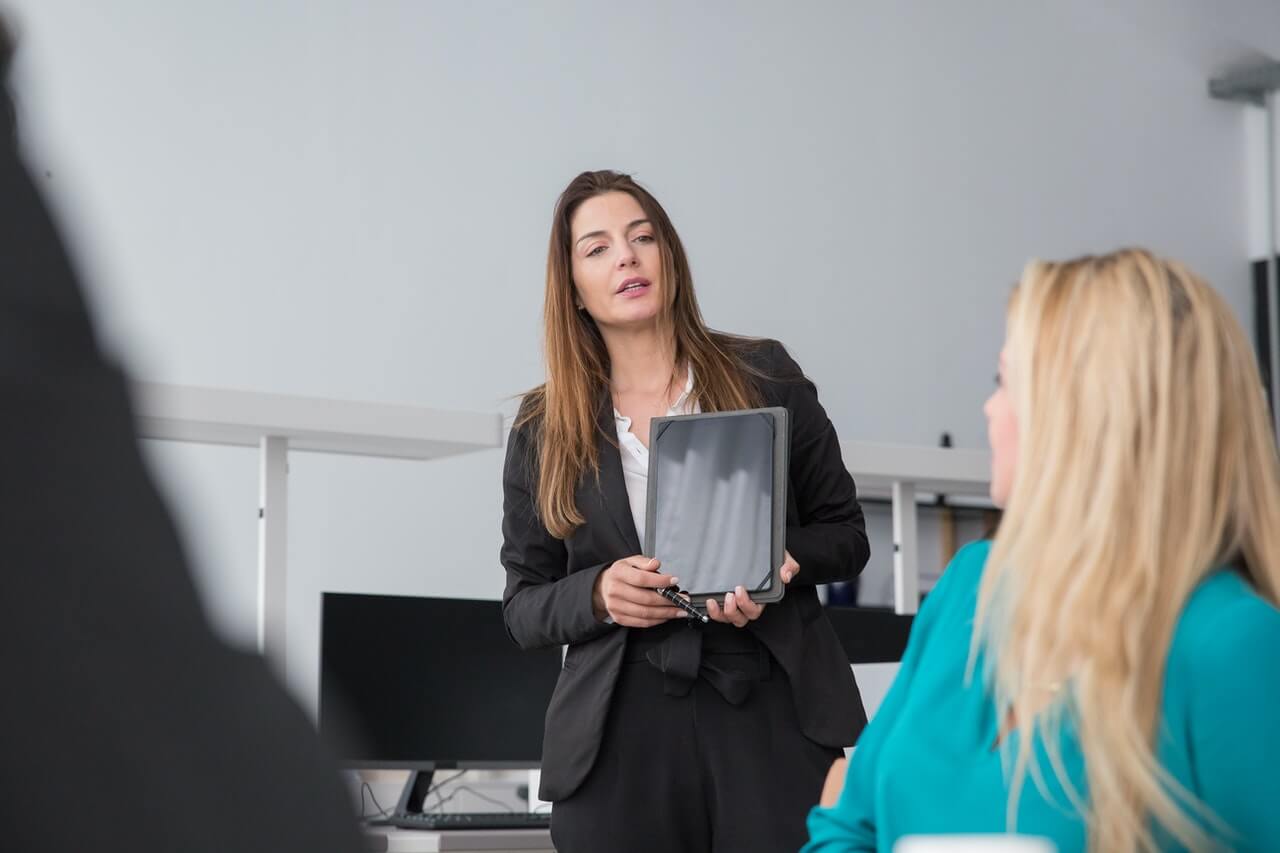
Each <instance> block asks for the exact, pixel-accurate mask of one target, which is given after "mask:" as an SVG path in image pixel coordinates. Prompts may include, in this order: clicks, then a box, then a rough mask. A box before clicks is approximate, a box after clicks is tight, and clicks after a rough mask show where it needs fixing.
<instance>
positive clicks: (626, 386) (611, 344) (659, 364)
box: [602, 327, 676, 394]
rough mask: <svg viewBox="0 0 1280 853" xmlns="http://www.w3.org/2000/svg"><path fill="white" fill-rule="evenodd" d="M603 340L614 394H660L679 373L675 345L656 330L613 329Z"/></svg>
mask: <svg viewBox="0 0 1280 853" xmlns="http://www.w3.org/2000/svg"><path fill="white" fill-rule="evenodd" d="M602 331H603V330H602ZM603 337H604V344H605V348H606V349H607V350H608V351H609V363H610V377H609V382H610V385H611V386H612V390H613V392H614V393H615V394H630V393H641V394H648V393H651V394H657V393H661V392H662V391H663V390H665V389H666V388H667V387H668V386H669V385H670V384H671V380H672V376H673V375H674V374H675V371H676V364H675V349H676V348H675V344H674V342H673V341H670V340H663V338H662V337H661V336H659V334H658V332H657V330H656V329H654V328H652V327H650V328H647V329H637V330H635V331H625V332H624V331H616V330H610V331H609V332H608V333H606V334H604V335H603Z"/></svg>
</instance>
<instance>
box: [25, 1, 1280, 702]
mask: <svg viewBox="0 0 1280 853" xmlns="http://www.w3.org/2000/svg"><path fill="white" fill-rule="evenodd" d="M6 5H7V8H8V9H9V11H10V12H11V14H12V16H13V18H14V19H15V21H16V22H17V24H18V26H19V30H20V33H21V36H22V42H23V50H22V58H21V62H20V67H19V69H18V81H17V91H18V94H19V98H20V107H21V113H22V120H23V122H24V125H25V128H24V136H25V140H26V143H27V148H28V152H29V157H30V159H31V161H32V162H33V164H34V165H35V166H36V167H38V168H39V170H40V171H41V173H42V174H44V175H45V177H44V180H43V183H44V186H45V188H46V190H47V191H48V193H49V194H50V196H51V197H52V199H53V200H54V201H55V203H56V205H57V207H58V209H59V211H60V215H61V217H62V219H63V221H64V222H65V224H66V225H67V227H68V228H69V229H70V231H71V232H72V233H73V234H74V236H75V242H76V246H77V248H78V252H79V257H80V261H81V264H82V266H83V268H84V269H85V270H86V272H87V273H88V276H89V279H90V281H91V283H92V285H93V299H94V302H95V303H96V306H97V307H98V309H99V312H100V318H101V320H102V321H103V323H104V325H105V329H106V331H107V335H108V337H109V340H110V342H111V344H112V346H113V347H114V348H115V349H116V350H117V351H118V352H119V353H120V355H121V357H122V358H124V359H125V360H126V362H127V363H128V365H129V366H130V367H131V368H132V370H133V372H134V373H135V375H136V376H138V377H139V378H144V379H149V380H153V381H163V382H173V383H180V384H189V385H207V386H217V387H227V388H243V389H253V390H263V391H276V392H284V393H291V394H308V395H319V396H326V397H336V398H350V399H358V400H374V401H386V402H395V403H408V404H420V405H426V406H432V407H441V408H459V409H472V410H490V411H491V410H495V409H502V410H503V411H506V412H508V413H510V412H511V411H513V409H514V404H513V403H511V402H510V400H509V397H510V396H511V395H514V394H517V393H519V392H520V391H521V390H523V389H525V388H528V387H529V386H532V385H534V384H535V383H537V382H538V381H539V377H540V375H541V363H540V357H539V338H538V321H539V314H540V307H541V290H542V281H541V278H542V270H543V265H544V261H545V242H546V236H547V230H548V221H549V215H550V213H551V209H552V204H553V202H554V199H555V196H556V193H557V192H558V191H559V190H560V189H561V188H562V186H563V185H564V184H565V183H566V182H567V181H568V179H569V178H571V177H572V176H573V175H574V174H575V173H576V172H578V171H579V170H582V169H585V168H602V167H613V168H619V169H624V170H627V171H630V172H633V173H635V174H636V175H637V176H638V177H639V178H640V179H641V180H642V181H644V182H646V183H647V184H648V185H649V186H650V188H651V189H652V190H653V191H654V192H655V193H656V194H657V195H658V197H659V198H660V199H662V201H663V203H664V204H665V205H666V207H667V209H668V211H669V212H670V214H671V216H672V217H673V219H674V221H675V222H676V224H677V226H678V227H679V229H680V231H681V234H682V236H683V237H684V239H685V241H686V244H687V245H688V247H689V248H690V251H691V255H692V262H693V266H694V271H695V276H696V279H697V282H698V288H699V293H700V298H701V300H702V304H703V307H704V310H705V313H706V315H707V317H708V319H709V320H710V322H711V323H712V324H713V325H715V326H717V327H719V328H723V329H727V330H732V331H736V332H741V333H746V334H753V335H767V336H771V337H776V338H779V339H781V340H783V341H784V342H786V343H787V344H788V346H789V347H790V348H791V350H792V352H793V353H794V354H795V355H796V356H797V358H798V359H799V361H800V363H801V364H802V365H803V366H804V367H805V368H806V369H807V371H808V372H809V373H810V374H811V376H812V377H813V378H814V379H815V380H816V382H817V383H818V386H819V388H820V391H821V395H822V399H823V401H824V403H825V404H826V406H827V408H828V411H829V412H830V414H831V417H832V420H833V421H834V423H835V425H836V427H837V428H838V429H839V431H840V433H841V435H842V437H844V438H847V439H862V440H876V441H892V442H900V443H915V444H934V443H936V441H937V439H938V435H939V433H940V432H942V431H943V430H947V431H950V432H951V433H952V434H953V435H954V436H955V439H956V442H957V444H958V445H960V446H966V447H978V446H982V445H983V443H984V426H983V419H982V415H981V411H980V408H981V405H982V401H983V399H984V398H985V396H986V395H987V393H988V391H989V389H990V385H991V375H992V373H993V367H994V362H995V357H996V354H997V351H998V349H999V345H1000V339H1001V335H1002V307H1003V303H1004V299H1005V296H1006V293H1007V291H1008V288H1009V286H1010V285H1011V283H1012V282H1013V281H1014V280H1015V279H1016V278H1017V276H1018V274H1019V271H1020V269H1021V267H1022V265H1023V263H1024V262H1025V261H1026V260H1027V259H1028V258H1030V257H1032V256H1036V255H1041V256H1050V257H1053V256H1063V255H1069V254H1073V253H1078V252H1083V251H1086V250H1103V249H1108V248H1111V247H1115V246H1117V245H1121V244H1131V243H1141V244H1146V245H1149V246H1152V247H1154V248H1155V249H1157V250H1159V251H1162V252H1166V253H1169V254H1173V255H1177V256H1179V257H1181V258H1183V259H1185V260H1186V261H1188V262H1189V263H1190V264H1191V265H1192V266H1193V267H1195V268H1196V269H1198V270H1199V271H1201V272H1202V273H1203V274H1204V275H1206V276H1208V277H1209V278H1210V279H1211V280H1212V281H1214V282H1215V283H1216V284H1217V285H1218V286H1219V288H1220V289H1221V290H1222V292H1223V293H1224V294H1225V295H1226V297H1227V298H1228V300H1229V301H1230V302H1231V304H1232V305H1233V306H1234V307H1235V309H1236V310H1237V311H1238V312H1239V313H1240V315H1241V317H1242V318H1247V317H1248V312H1249V301H1248V293H1247V289H1246V287H1247V284H1246V282H1247V257H1248V250H1249V248H1250V246H1249V241H1250V235H1251V234H1253V235H1256V233H1257V226H1256V221H1255V220H1256V218H1257V215H1258V213H1257V209H1258V205H1257V198H1258V193H1257V191H1256V187H1251V186H1250V181H1251V180H1253V181H1255V182H1256V180H1257V177H1258V176H1257V174H1256V173H1254V172H1251V171H1250V170H1251V169H1252V168H1255V167H1256V164H1257V162H1258V161H1259V159H1260V158H1259V157H1258V156H1257V150H1256V146H1255V147H1254V148H1253V149H1250V148H1249V141H1248V140H1249V133H1248V130H1249V127H1250V122H1251V121H1253V122H1255V123H1256V119H1250V118H1249V117H1248V116H1247V115H1246V113H1247V111H1246V110H1244V109H1242V108H1240V107H1236V106H1232V105H1226V104H1222V103H1219V102H1215V101H1212V100H1210V99H1209V98H1208V97H1207V96H1206V94H1205V88H1206V86H1205V84H1206V79H1207V78H1208V76H1209V75H1210V74H1211V73H1212V72H1214V71H1216V70H1219V68H1221V67H1222V66H1224V65H1225V64H1226V63H1228V62H1233V61H1237V60H1239V59H1241V58H1242V57H1247V56H1248V55H1250V53H1251V52H1254V51H1259V50H1262V51H1267V50H1271V51H1275V49H1276V48H1280V9H1277V8H1276V7H1274V6H1273V5H1270V4H1267V3H1264V2H1250V0H1236V2H1223V3H1195V2H1189V0H1187V2H1174V0H1170V2H1156V0H1143V1H1142V2H1139V1H1138V0H1133V2H1114V3H1108V4H1100V3H1075V2H1067V0H1059V2H1053V3H1035V4H1030V3H1018V2H1012V0H1009V2H967V3H944V2H906V3H903V2H889V0H874V2H873V1H872V0H867V2H804V3H787V4H783V3H740V2H699V3H681V2H670V0H657V2H650V3H646V4H644V5H643V6H641V7H632V6H623V5H621V4H619V5H613V4H601V3H587V2H486V3H471V2H389V0H387V1H386V2H377V3H366V2H355V0H345V2H337V0H330V1H329V2H313V0H307V2H303V0H276V2H261V0H225V2H220V3H158V2H144V0H117V2H113V3H111V4H88V3H83V2H77V1H76V0H18V2H9V3H7V4H6ZM1250 151H1252V152H1253V153H1252V154H1250V153H1249V152H1250ZM1250 163H1254V164H1255V166H1250V165H1249V164H1250ZM1251 211H1252V212H1251ZM1251 228H1252V229H1253V230H1252V231H1251ZM148 450H149V452H150V454H151V458H152V460H153V462H154V465H155V469H156V471H157V473H158V474H159V475H160V476H161V478H162V480H163V482H164V484H165V487H166V489H167V490H168V492H169V493H170V495H171V496H172V498H173V501H174V504H175V506H176V507H177V510H178V513H179V516H180V521H181V524H182V526H183V528H184V532H185V534H186V536H187V541H188V543H189V547H190V550H191V553H192V556H193V558H194V562H195V565H196V567H197V569H198V574H199V581H200V584H201V588H202V590H203V591H204V593H205V595H206V598H207V600H208V603H209V608H210V612H211V615H212V617H213V619H214V621H215V623H216V624H217V625H218V626H219V627H220V628H221V629H223V630H224V631H225V632H227V634H228V635H229V636H231V637H233V638H237V639H239V640H242V641H246V642H247V641H249V640H250V639H251V637H252V625H253V612H254V600H255V592H256V587H255V571H256V567H255V561H256V545H255V541H256V540H255V536H256V518H255V517H256V490H257V486H256V459H255V456H254V454H253V453H252V452H249V451H242V450H235V449H221V448H194V447H186V446H177V445H168V446H165V445H156V446H152V447H149V448H148ZM501 461H502V454H501V452H499V451H492V452H486V453H481V454H476V455H473V456H470V457H465V458H458V459H451V460H444V461H440V462H434V463H428V464H419V463H408V462H394V461H379V460H368V459H344V458H329V457H316V456H306V455H296V454H295V456H294V458H293V464H292V469H291V489H292V491H291V506H290V514H291V518H290V523H291V529H290V540H289V560H290V591H289V614H288V619H289V633H290V644H291V646H290V653H289V661H288V663H289V668H290V674H291V680H292V681H293V685H294V687H295V689H297V690H298V691H299V693H300V695H301V696H302V697H303V698H304V701H306V702H308V703H310V702H312V701H313V697H314V691H315V681H316V673H317V662H316V651H317V636H318V610H317V607H318V600H319V595H320V592H321V591H322V590H346V591H376V592H394V593H406V594H422V595H458V596H478V597H496V596H497V595H498V594H499V593H500V589H501V584H502V573H501V570H500V568H499V567H498V564H497V560H496V554H497V549H498V545H499V533H498V522H499V517H500V492H499V474H500V468H501ZM886 518H887V514H886V513H879V514H877V521H876V522H875V529H874V530H873V541H874V542H875V543H876V549H877V556H876V563H875V565H876V567H877V568H876V570H875V571H878V572H880V575H879V577H880V578H883V573H884V570H885V568H886V567H887V565H888V562H887V561H888V551H887V549H886V547H885V542H886V541H887V523H886V522H885V519H886ZM873 574H874V573H873Z"/></svg>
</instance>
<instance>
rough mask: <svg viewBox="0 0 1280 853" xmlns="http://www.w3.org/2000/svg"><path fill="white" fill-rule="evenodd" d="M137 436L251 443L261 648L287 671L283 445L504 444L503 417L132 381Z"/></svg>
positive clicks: (435, 452) (422, 451)
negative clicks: (256, 474)
mask: <svg viewBox="0 0 1280 853" xmlns="http://www.w3.org/2000/svg"><path fill="white" fill-rule="evenodd" d="M133 393H134V407H135V409H136V413H137V429H138V435H139V437H141V438H154V439H162V440H166V441H187V442H196V443H199V444H227V445H239V446H242V447H253V448H257V449H258V452H259V455H260V459H261V465H260V469H259V471H260V478H259V487H260V492H259V494H260V498H261V503H260V504H259V508H258V518H259V521H258V649H259V651H261V652H262V653H263V654H265V655H266V657H267V659H268V660H269V661H271V662H272V663H273V664H274V665H275V666H276V667H277V668H278V669H279V672H280V674H281V675H283V674H284V663H285V602H286V595H285V580H286V572H285V567H286V563H287V555H286V543H287V542H288V535H287V532H286V529H285V528H286V520H287V517H288V507H289V499H288V495H289V492H288V459H289V456H288V454H289V452H290V451H308V452H312V453H344V454H351V455H357V456H382V457H389V458H393V459H418V460H422V459H439V458H441V457H445V456H455V455H458V454H460V453H471V452H474V451H478V450H488V449H494V448H499V447H502V416H501V415H500V414H497V413H478V412H448V411H440V410H439V409H424V408H420V407H417V406H392V405H387V404H383V403H359V402H352V401H349V400H325V399H320V398H316V397H296V396H291V395H287V394H265V393H259V392H256V391H228V390H224V389H219V388H190V387H184V386H179V385H159V384H154V383H148V382H142V383H137V384H135V385H134V388H133Z"/></svg>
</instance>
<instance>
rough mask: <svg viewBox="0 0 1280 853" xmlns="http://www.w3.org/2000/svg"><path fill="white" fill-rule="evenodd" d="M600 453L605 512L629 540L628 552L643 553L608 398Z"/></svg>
mask: <svg viewBox="0 0 1280 853" xmlns="http://www.w3.org/2000/svg"><path fill="white" fill-rule="evenodd" d="M596 453H597V454H598V457H599V459H600V496H601V499H602V503H603V504H604V508H605V511H606V512H607V513H608V514H609V517H610V518H612V519H613V523H614V524H615V525H617V527H618V533H619V534H620V535H621V536H622V541H623V542H624V543H626V546H627V549H628V552H627V555H628V556H630V555H632V554H639V553H641V543H640V536H639V534H637V533H636V520H635V519H634V518H633V517H632V515H631V502H630V500H629V499H628V498H627V481H626V480H625V479H624V478H623V476H622V457H621V456H620V455H619V453H620V449H619V447H618V428H617V426H616V425H615V424H614V420H613V406H612V405H609V403H608V401H606V402H605V403H604V404H602V405H601V407H600V420H599V429H598V430H597V434H596ZM588 476H589V475H588Z"/></svg>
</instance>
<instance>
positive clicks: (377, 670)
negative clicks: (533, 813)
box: [320, 592, 561, 812]
mask: <svg viewBox="0 0 1280 853" xmlns="http://www.w3.org/2000/svg"><path fill="white" fill-rule="evenodd" d="M320 624H321V628H320V633H321V638H320V732H321V735H322V736H323V737H324V738H325V739H326V740H327V741H328V742H329V743H330V744H331V746H332V748H333V749H335V750H336V751H337V753H338V758H339V760H340V761H341V762H342V763H343V764H344V765H345V766H347V767H358V768H402V769H410V770H415V771H425V772H423V773H417V774H413V775H412V776H411V779H410V785H408V786H406V791H405V794H406V796H407V797H408V799H407V800H406V797H402V798H401V804H402V806H404V805H407V808H405V809H404V810H405V811H409V812H412V811H415V810H420V808H421V797H418V796H417V795H416V794H415V793H414V792H412V791H410V787H413V786H416V787H417V789H418V792H419V793H423V794H425V791H426V789H427V786H429V784H430V775H431V773H430V772H431V771H433V770H438V769H451V768H457V769H468V768H521V767H530V768H532V767H537V766H539V764H540V762H541V758H542V727H543V720H544V718H545V716H546V711H547V704H548V703H549V702H550V701H551V693H552V691H553V690H554V689H555V684H556V678H557V677H558V676H559V674H560V666H561V655H560V649H559V648H558V647H550V648H546V649H538V650H535V651H521V650H520V649H518V648H517V647H516V646H515V644H514V643H512V641H511V639H510V638H509V637H508V636H507V633H506V630H505V628H504V626H503V622H502V605H501V604H500V603H499V602H497V601H480V600H474V599H458V598H419V597H414V596H399V595H362V594H355V593H335V592H326V593H324V595H323V597H322V600H321V616H320ZM415 807H416V808H415Z"/></svg>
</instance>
